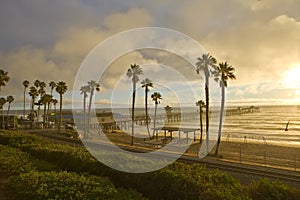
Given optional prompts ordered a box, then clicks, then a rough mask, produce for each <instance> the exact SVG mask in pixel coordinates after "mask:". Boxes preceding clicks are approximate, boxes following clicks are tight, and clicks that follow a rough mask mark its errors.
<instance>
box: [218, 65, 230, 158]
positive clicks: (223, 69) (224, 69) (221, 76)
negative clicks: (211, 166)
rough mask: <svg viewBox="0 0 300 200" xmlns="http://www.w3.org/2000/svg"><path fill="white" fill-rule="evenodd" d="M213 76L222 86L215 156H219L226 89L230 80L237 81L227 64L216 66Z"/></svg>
mask: <svg viewBox="0 0 300 200" xmlns="http://www.w3.org/2000/svg"><path fill="white" fill-rule="evenodd" d="M213 76H214V78H215V81H217V82H218V83H219V84H220V87H221V96H222V99H221V111H220V122H219V131H218V142H217V147H216V151H215V155H216V156H218V155H219V146H220V142H221V132H222V125H223V115H224V108H225V87H227V81H228V80H229V79H231V80H232V79H235V74H234V68H233V67H232V66H231V65H228V63H227V62H225V63H223V62H222V63H219V65H218V66H216V68H215V70H214V71H213Z"/></svg>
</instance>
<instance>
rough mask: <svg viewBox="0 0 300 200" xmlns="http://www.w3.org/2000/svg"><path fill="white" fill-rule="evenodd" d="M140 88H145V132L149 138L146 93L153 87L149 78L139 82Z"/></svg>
mask: <svg viewBox="0 0 300 200" xmlns="http://www.w3.org/2000/svg"><path fill="white" fill-rule="evenodd" d="M141 84H142V87H143V88H145V115H146V125H147V131H148V135H149V137H151V136H150V131H149V121H148V117H149V116H148V92H149V90H150V89H149V87H153V83H152V81H151V80H150V79H149V78H146V79H145V80H143V81H142V82H141Z"/></svg>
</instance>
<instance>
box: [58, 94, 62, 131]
mask: <svg viewBox="0 0 300 200" xmlns="http://www.w3.org/2000/svg"><path fill="white" fill-rule="evenodd" d="M59 96H60V102H59V127H58V130H59V131H61V125H62V94H59Z"/></svg>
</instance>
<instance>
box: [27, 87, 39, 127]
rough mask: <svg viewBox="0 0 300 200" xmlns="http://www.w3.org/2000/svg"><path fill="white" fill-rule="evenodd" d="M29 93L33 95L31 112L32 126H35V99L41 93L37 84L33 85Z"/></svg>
mask: <svg viewBox="0 0 300 200" xmlns="http://www.w3.org/2000/svg"><path fill="white" fill-rule="evenodd" d="M29 95H30V96H31V112H30V116H31V128H34V118H35V117H34V115H35V114H34V103H35V99H36V98H37V96H38V95H39V93H38V90H37V88H36V87H35V86H31V87H30V88H29Z"/></svg>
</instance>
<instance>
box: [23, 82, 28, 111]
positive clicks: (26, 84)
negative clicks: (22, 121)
mask: <svg viewBox="0 0 300 200" xmlns="http://www.w3.org/2000/svg"><path fill="white" fill-rule="evenodd" d="M23 86H24V99H23V116H24V117H25V103H26V102H25V100H26V99H25V95H26V89H27V88H28V87H29V81H28V80H24V81H23Z"/></svg>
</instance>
